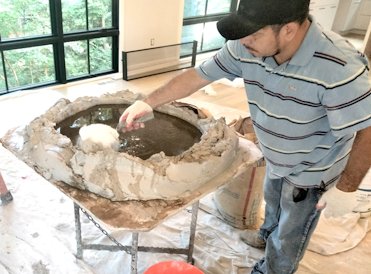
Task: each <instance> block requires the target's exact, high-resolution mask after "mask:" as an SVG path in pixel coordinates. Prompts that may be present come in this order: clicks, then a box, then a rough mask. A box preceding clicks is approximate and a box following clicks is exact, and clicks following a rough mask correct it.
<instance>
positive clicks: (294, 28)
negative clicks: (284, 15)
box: [281, 22, 299, 41]
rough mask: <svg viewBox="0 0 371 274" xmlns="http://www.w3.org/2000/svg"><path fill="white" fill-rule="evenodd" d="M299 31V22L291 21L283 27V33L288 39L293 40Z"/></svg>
mask: <svg viewBox="0 0 371 274" xmlns="http://www.w3.org/2000/svg"><path fill="white" fill-rule="evenodd" d="M298 31H299V24H298V23H296V22H290V23H287V24H286V25H284V26H283V27H282V29H281V34H282V35H283V38H284V39H285V40H286V41H291V40H293V39H294V37H295V36H296V34H297V32H298Z"/></svg>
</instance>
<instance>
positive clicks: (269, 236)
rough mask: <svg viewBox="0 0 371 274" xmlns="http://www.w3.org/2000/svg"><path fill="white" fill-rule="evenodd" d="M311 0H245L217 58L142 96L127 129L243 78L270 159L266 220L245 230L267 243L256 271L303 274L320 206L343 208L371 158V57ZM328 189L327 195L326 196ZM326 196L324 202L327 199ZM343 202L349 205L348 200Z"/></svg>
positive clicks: (251, 240) (226, 26)
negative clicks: (314, 10)
mask: <svg viewBox="0 0 371 274" xmlns="http://www.w3.org/2000/svg"><path fill="white" fill-rule="evenodd" d="M308 10H309V0H266V1H261V0H241V1H240V5H239V8H238V11H237V13H236V14H232V15H230V16H228V17H226V18H224V19H222V20H221V21H219V22H218V25H217V26H218V30H219V32H220V33H221V34H222V35H223V36H224V37H225V38H226V39H227V40H229V41H228V42H227V43H226V45H225V46H224V47H223V48H222V49H221V50H220V51H219V52H218V53H217V54H216V55H215V56H214V57H213V58H211V59H209V60H207V61H206V62H204V63H203V64H202V65H200V66H199V67H197V68H195V69H189V70H187V71H185V72H183V73H182V74H180V75H178V76H177V77H175V78H174V79H172V80H170V82H168V83H167V84H166V85H164V86H163V87H160V88H159V89H157V90H155V91H154V92H153V93H152V94H150V95H149V96H148V97H147V98H146V99H144V100H143V101H137V102H135V103H134V104H133V105H132V106H130V107H129V108H128V109H127V110H126V111H125V112H124V113H123V115H122V116H121V117H120V121H122V122H126V130H133V129H137V128H140V127H143V126H144V125H143V123H140V122H138V121H137V119H138V118H140V117H143V116H145V115H146V114H148V113H151V112H152V110H153V108H156V107H158V106H160V105H162V104H164V103H168V102H170V101H173V100H176V99H179V98H182V97H185V96H188V95H190V94H192V93H193V92H195V91H197V90H198V89H200V88H201V87H203V86H205V85H207V84H209V83H211V82H212V81H215V80H217V79H220V78H223V77H225V78H228V79H230V80H233V79H234V78H236V77H242V78H243V80H244V83H245V87H246V94H247V97H248V101H249V109H250V114H251V118H252V121H253V124H254V129H255V132H256V135H257V138H258V139H259V145H260V148H261V149H262V152H263V154H264V157H265V160H266V163H267V170H266V171H267V172H266V178H265V182H264V199H265V201H266V209H265V220H264V223H263V225H262V226H261V228H260V230H259V231H258V232H256V231H246V232H244V234H242V238H243V239H244V240H245V241H246V242H247V243H248V244H250V245H252V246H255V247H261V248H264V247H265V257H264V258H263V259H262V260H261V261H259V262H258V263H257V264H256V265H255V266H254V269H253V270H252V273H275V274H276V273H282V274H289V273H294V272H295V271H296V269H297V267H298V264H299V261H300V260H301V259H302V257H303V255H304V251H305V249H306V247H307V244H308V242H309V239H310V236H311V234H312V232H313V230H314V228H315V227H316V224H317V222H318V219H319V216H320V212H321V209H323V208H324V207H325V206H326V211H325V212H326V213H327V214H328V215H329V216H335V217H336V216H342V215H344V214H346V213H348V212H351V211H352V209H353V208H354V206H355V199H354V192H355V191H356V190H357V187H358V185H359V184H360V183H361V180H362V178H363V177H364V175H365V174H366V172H367V170H368V169H369V168H370V166H371V160H370V151H371V142H370V140H371V127H370V125H371V90H370V85H369V82H368V70H369V69H368V65H367V60H366V59H365V58H364V56H363V55H362V54H361V53H359V52H357V51H356V50H355V49H354V48H353V47H351V46H350V45H349V44H348V43H347V42H346V41H344V40H342V39H341V38H340V36H338V35H336V34H334V33H330V32H326V33H325V32H323V30H322V29H321V28H320V26H319V25H317V24H316V23H315V20H314V19H313V18H312V17H311V16H309V15H308ZM323 193H326V194H325V195H323V196H322V194H323ZM320 198H321V200H320ZM340 204H341V206H340Z"/></svg>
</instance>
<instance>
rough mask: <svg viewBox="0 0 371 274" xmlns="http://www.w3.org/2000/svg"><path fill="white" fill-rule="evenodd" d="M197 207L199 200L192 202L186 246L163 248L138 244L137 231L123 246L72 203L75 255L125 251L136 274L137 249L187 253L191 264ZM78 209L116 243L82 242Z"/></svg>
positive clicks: (132, 271)
mask: <svg viewBox="0 0 371 274" xmlns="http://www.w3.org/2000/svg"><path fill="white" fill-rule="evenodd" d="M198 208H199V201H197V202H195V203H193V204H192V219H191V225H190V236H189V244H188V248H165V247H150V246H138V238H139V233H138V232H132V243H131V246H124V245H122V244H120V243H119V242H118V241H117V240H116V239H115V238H114V237H112V236H111V235H109V234H108V232H107V231H106V230H104V229H103V228H102V227H101V226H100V225H99V224H98V223H97V222H96V221H95V220H94V219H93V218H92V217H91V216H90V215H89V214H88V213H87V212H86V211H85V210H84V209H83V208H82V207H80V206H79V205H77V204H76V203H74V212H75V228H76V244H77V252H76V257H77V258H78V259H83V250H84V249H91V250H108V251H125V252H126V253H128V254H130V255H131V272H130V273H131V274H137V273H138V271H137V265H138V251H139V252H152V253H168V254H183V255H187V262H188V263H191V264H193V257H192V256H193V249H194V241H195V235H196V225H197V214H198ZM80 210H81V211H82V212H83V213H84V214H85V215H86V216H87V217H88V219H89V220H90V221H91V222H92V223H93V224H94V225H95V226H96V227H97V228H99V230H101V231H102V233H103V234H104V235H106V236H107V237H108V238H109V239H110V240H111V241H112V242H114V243H115V244H116V245H102V244H84V243H83V240H82V236H81V222H80Z"/></svg>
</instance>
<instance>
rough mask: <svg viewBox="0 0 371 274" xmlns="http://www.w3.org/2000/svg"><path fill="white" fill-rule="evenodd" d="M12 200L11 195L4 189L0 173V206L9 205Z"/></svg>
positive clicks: (4, 185)
mask: <svg viewBox="0 0 371 274" xmlns="http://www.w3.org/2000/svg"><path fill="white" fill-rule="evenodd" d="M12 200H13V196H12V193H10V191H9V190H8V188H7V187H6V184H5V181H4V179H3V176H2V175H1V173H0V206H3V205H6V204H9V203H10V202H11V201H12Z"/></svg>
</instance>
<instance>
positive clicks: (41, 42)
mask: <svg viewBox="0 0 371 274" xmlns="http://www.w3.org/2000/svg"><path fill="white" fill-rule="evenodd" d="M87 1H88V0H85V2H86V6H87V8H86V9H85V16H86V18H88V12H89V11H88V5H87ZM111 3H112V27H110V28H104V29H94V30H85V31H79V32H69V33H63V20H62V1H61V0H49V8H50V20H51V34H50V35H43V36H32V37H26V38H23V37H20V38H19V39H10V40H5V41H2V40H1V37H0V53H1V56H0V57H1V61H2V70H3V74H4V77H5V89H4V90H1V91H0V95H3V94H7V93H11V92H14V91H17V90H20V89H23V88H25V86H19V87H15V88H9V83H8V78H7V71H6V67H5V62H4V60H5V59H4V52H5V51H11V50H17V49H26V48H32V47H36V46H45V45H51V46H52V47H53V53H54V54H53V58H54V72H55V80H54V82H52V83H50V81H49V82H45V83H37V84H30V85H29V86H27V88H35V87H42V86H47V85H53V84H66V83H68V82H73V81H77V80H82V79H87V78H92V77H96V76H100V75H106V74H110V73H115V72H118V71H119V60H118V59H119V0H111ZM104 37H111V38H112V54H111V56H112V58H111V59H112V60H111V62H112V66H111V68H112V69H111V70H109V71H106V72H99V73H94V74H92V73H91V72H90V53H89V50H88V52H87V54H88V75H84V76H78V77H73V78H70V79H67V72H66V64H65V50H64V45H65V43H67V42H74V41H86V42H87V43H88V49H89V40H91V39H95V38H104Z"/></svg>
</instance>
